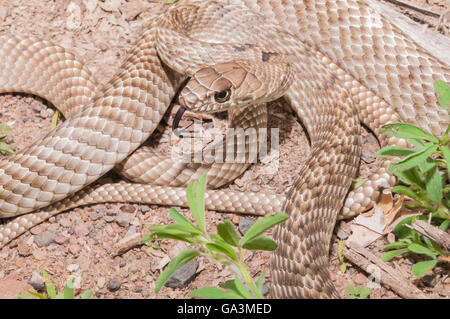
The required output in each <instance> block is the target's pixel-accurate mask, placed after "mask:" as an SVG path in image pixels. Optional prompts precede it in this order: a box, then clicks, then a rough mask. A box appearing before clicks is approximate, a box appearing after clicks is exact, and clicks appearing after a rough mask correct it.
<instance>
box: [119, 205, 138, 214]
mask: <svg viewBox="0 0 450 319" xmlns="http://www.w3.org/2000/svg"><path fill="white" fill-rule="evenodd" d="M120 210H121V211H122V212H124V213H128V214H132V213H134V212H135V211H136V208H135V207H134V206H132V205H122V206H120Z"/></svg>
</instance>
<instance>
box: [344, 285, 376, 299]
mask: <svg viewBox="0 0 450 319" xmlns="http://www.w3.org/2000/svg"><path fill="white" fill-rule="evenodd" d="M345 291H346V292H347V293H348V296H347V298H346V299H367V297H369V295H370V294H371V293H372V290H370V289H369V288H364V287H362V286H357V287H353V286H352V285H349V286H347V287H346V288H345Z"/></svg>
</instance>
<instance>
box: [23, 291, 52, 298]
mask: <svg viewBox="0 0 450 319" xmlns="http://www.w3.org/2000/svg"><path fill="white" fill-rule="evenodd" d="M27 292H28V293H29V294H30V295H32V296H35V297H38V298H39V299H48V298H47V297H46V296H45V295H43V294H40V293H37V292H34V291H31V290H27Z"/></svg>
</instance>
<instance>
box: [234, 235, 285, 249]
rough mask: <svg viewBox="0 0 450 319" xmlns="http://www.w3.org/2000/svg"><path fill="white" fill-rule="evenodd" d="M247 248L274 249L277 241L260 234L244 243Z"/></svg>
mask: <svg viewBox="0 0 450 319" xmlns="http://www.w3.org/2000/svg"><path fill="white" fill-rule="evenodd" d="M242 247H243V248H245V249H250V250H268V251H272V250H275V249H276V248H277V243H276V242H275V241H274V240H273V239H272V238H269V237H267V236H258V237H255V238H252V239H249V240H248V241H247V242H246V243H245V244H244V245H242Z"/></svg>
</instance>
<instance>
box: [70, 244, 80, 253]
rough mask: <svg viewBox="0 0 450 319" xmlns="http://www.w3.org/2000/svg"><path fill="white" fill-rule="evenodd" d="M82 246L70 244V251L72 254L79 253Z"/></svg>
mask: <svg viewBox="0 0 450 319" xmlns="http://www.w3.org/2000/svg"><path fill="white" fill-rule="evenodd" d="M80 250H81V248H80V246H79V245H70V246H69V252H70V253H71V254H72V255H77V254H78V253H79V252H80Z"/></svg>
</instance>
